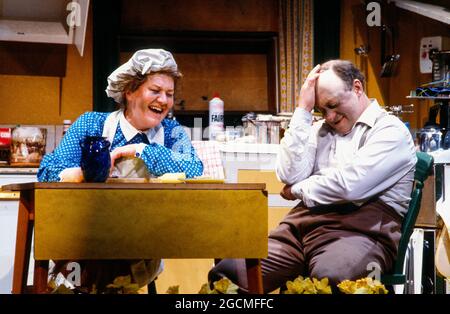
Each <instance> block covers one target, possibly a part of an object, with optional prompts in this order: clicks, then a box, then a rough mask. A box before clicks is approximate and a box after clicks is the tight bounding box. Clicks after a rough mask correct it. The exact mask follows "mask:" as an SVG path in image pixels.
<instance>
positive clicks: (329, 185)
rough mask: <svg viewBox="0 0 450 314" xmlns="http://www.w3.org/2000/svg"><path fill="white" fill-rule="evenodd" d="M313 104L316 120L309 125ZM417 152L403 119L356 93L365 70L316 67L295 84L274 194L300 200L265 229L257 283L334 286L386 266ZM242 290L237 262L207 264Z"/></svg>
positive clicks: (337, 64)
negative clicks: (298, 281)
mask: <svg viewBox="0 0 450 314" xmlns="http://www.w3.org/2000/svg"><path fill="white" fill-rule="evenodd" d="M314 107H316V108H317V109H318V110H319V111H320V112H321V113H322V114H323V117H324V119H323V120H321V121H319V122H317V123H314V124H313V122H312V121H313V119H312V114H311V111H312V110H313V108H314ZM415 164H416V155H415V148H414V143H413V140H412V137H411V134H410V133H409V131H408V129H407V128H406V127H405V125H404V124H403V123H402V122H401V121H400V120H399V119H398V118H396V117H394V116H392V115H388V114H387V112H386V111H385V110H384V109H382V108H381V107H380V106H379V104H378V103H377V101H376V100H374V99H369V98H368V97H367V95H366V94H365V92H364V76H363V75H362V73H361V72H360V71H359V70H358V69H357V68H356V67H355V66H354V64H352V63H351V62H349V61H344V60H332V61H328V62H326V63H324V64H322V65H318V66H316V67H315V68H314V69H313V70H312V71H311V72H310V73H309V75H308V77H307V79H306V80H305V82H304V84H303V86H302V88H301V90H300V101H299V104H298V107H297V108H296V109H295V112H294V114H293V117H292V120H291V122H290V125H289V128H288V130H287V131H286V132H285V135H284V138H283V139H282V141H281V143H280V152H279V155H278V160H277V176H278V178H279V179H280V180H281V181H282V182H283V183H285V187H284V188H283V190H282V191H281V195H282V196H283V197H284V198H286V199H288V200H299V204H298V205H297V206H296V207H295V208H294V209H292V210H291V211H290V212H289V213H288V214H287V216H286V217H285V218H284V219H283V221H282V222H281V223H280V225H279V226H278V227H277V228H276V229H275V230H273V231H272V232H271V233H270V235H269V255H268V257H267V258H266V259H263V260H262V261H261V264H262V272H263V285H264V291H265V292H270V291H272V290H274V289H276V288H278V287H280V286H283V285H284V284H285V283H286V281H288V280H293V279H294V278H296V277H297V276H299V275H302V276H309V277H315V278H318V279H322V278H324V277H327V278H328V279H329V280H330V283H331V284H333V285H336V284H337V283H339V282H341V281H342V280H345V279H350V280H355V279H359V278H362V277H366V276H367V275H368V274H369V273H370V272H371V271H372V270H373V269H374V268H378V269H380V271H381V272H382V273H383V272H387V271H390V270H391V268H392V267H393V263H394V261H395V258H396V255H397V247H398V242H399V240H400V235H401V234H400V232H401V224H402V219H403V217H404V215H405V213H406V211H407V209H408V205H409V201H410V195H411V190H412V185H413V180H414V167H415ZM224 276H225V277H228V278H229V279H231V280H232V281H234V282H235V283H237V284H238V285H239V286H240V287H241V289H242V291H246V289H247V281H246V276H245V264H244V262H243V261H242V260H236V259H234V260H232V259H228V260H223V261H221V262H220V263H219V264H218V265H216V266H215V267H214V268H213V269H212V270H211V272H210V274H209V278H210V280H211V281H215V280H217V279H218V278H220V277H224Z"/></svg>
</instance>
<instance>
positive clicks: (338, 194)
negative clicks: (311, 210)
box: [291, 125, 417, 207]
mask: <svg viewBox="0 0 450 314" xmlns="http://www.w3.org/2000/svg"><path fill="white" fill-rule="evenodd" d="M407 136H410V135H409V134H408V131H407V129H406V128H400V127H399V126H396V125H388V126H384V127H380V128H379V129H378V130H376V132H373V135H372V136H370V137H368V139H367V142H366V144H365V145H364V146H363V147H361V148H360V149H359V150H358V151H357V152H356V153H355V156H354V159H353V160H352V161H351V162H348V163H346V164H343V165H342V166H339V167H336V168H328V169H324V170H323V171H321V172H320V173H317V174H315V175H312V176H310V177H309V178H306V179H304V180H302V181H301V182H298V183H296V184H294V185H293V186H292V189H291V191H292V193H293V194H294V195H295V196H296V197H297V198H299V199H301V200H302V201H303V202H304V203H305V204H306V206H308V207H312V206H316V205H319V204H331V203H338V202H361V201H365V200H367V199H369V198H371V197H373V196H375V195H377V194H378V193H380V192H382V191H384V190H386V189H387V188H389V187H391V186H392V185H394V184H395V183H396V182H398V181H399V180H400V179H401V178H402V177H404V176H405V175H407V173H408V172H409V171H410V169H411V167H414V165H415V163H416V161H417V159H416V155H415V150H414V146H413V145H411V144H410V143H409V141H407V140H406V138H407Z"/></svg>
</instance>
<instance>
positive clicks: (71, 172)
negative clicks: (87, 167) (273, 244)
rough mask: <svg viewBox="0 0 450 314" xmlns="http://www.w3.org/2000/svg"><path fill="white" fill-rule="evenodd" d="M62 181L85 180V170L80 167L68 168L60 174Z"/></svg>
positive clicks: (77, 181)
mask: <svg viewBox="0 0 450 314" xmlns="http://www.w3.org/2000/svg"><path fill="white" fill-rule="evenodd" d="M59 178H60V179H61V180H60V182H76V183H79V182H83V181H84V176H83V171H82V170H81V168H80V167H74V168H66V169H64V170H63V171H61V173H60V174H59Z"/></svg>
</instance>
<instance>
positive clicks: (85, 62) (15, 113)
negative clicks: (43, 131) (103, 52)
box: [0, 12, 92, 124]
mask: <svg viewBox="0 0 450 314" xmlns="http://www.w3.org/2000/svg"><path fill="white" fill-rule="evenodd" d="M66 59H67V61H66V76H65V77H63V78H62V80H61V81H60V78H58V77H49V76H28V75H0V99H1V100H0V108H1V113H0V124H62V121H63V120H64V119H71V120H72V121H74V120H75V119H76V118H77V117H78V116H79V115H80V114H82V113H83V112H85V111H89V110H92V14H91V12H89V18H88V25H87V31H86V39H85V47H84V56H83V57H81V56H80V54H79V53H78V50H77V49H76V47H75V46H74V45H68V47H67V58H66ZM60 89H61V93H60Z"/></svg>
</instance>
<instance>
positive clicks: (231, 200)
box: [2, 183, 268, 293]
mask: <svg viewBox="0 0 450 314" xmlns="http://www.w3.org/2000/svg"><path fill="white" fill-rule="evenodd" d="M2 190H4V191H20V201H19V214H18V215H19V216H18V222H17V239H16V252H15V260H14V276H13V291H12V292H13V293H25V292H26V282H27V275H28V264H29V258H30V250H31V237H32V233H33V227H34V228H35V230H34V231H35V237H34V258H35V271H34V285H33V292H34V293H42V292H45V290H46V287H47V278H48V261H49V260H81V259H152V258H216V259H217V258H246V265H247V276H248V282H249V292H251V293H263V288H262V277H261V267H260V262H259V259H260V258H264V257H266V256H267V250H268V242H267V211H268V201H267V192H266V191H265V184H192V183H182V184H162V183H22V184H10V185H5V186H3V187H2Z"/></svg>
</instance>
